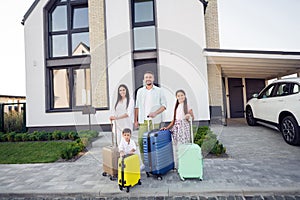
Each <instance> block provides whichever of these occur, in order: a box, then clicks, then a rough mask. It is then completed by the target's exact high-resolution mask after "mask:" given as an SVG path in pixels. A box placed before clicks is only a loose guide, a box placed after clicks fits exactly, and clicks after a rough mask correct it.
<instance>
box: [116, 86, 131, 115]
mask: <svg viewBox="0 0 300 200" xmlns="http://www.w3.org/2000/svg"><path fill="white" fill-rule="evenodd" d="M121 87H123V88H125V90H126V99H127V102H126V109H127V108H128V105H129V90H128V87H127V86H126V85H124V84H121V85H119V87H118V98H117V102H116V104H115V109H116V108H117V105H118V103H119V101H121V100H122V96H121V95H120V92H119V90H120V88H121Z"/></svg>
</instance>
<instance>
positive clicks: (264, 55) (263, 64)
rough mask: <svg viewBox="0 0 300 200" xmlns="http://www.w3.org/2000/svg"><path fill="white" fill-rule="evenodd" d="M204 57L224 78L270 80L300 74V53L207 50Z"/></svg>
mask: <svg viewBox="0 0 300 200" xmlns="http://www.w3.org/2000/svg"><path fill="white" fill-rule="evenodd" d="M204 55H205V56H206V57H207V62H208V64H211V65H217V66H218V67H219V68H220V69H221V73H222V76H223V77H232V78H234V77H245V78H261V79H267V80H268V79H273V78H277V77H281V76H285V75H290V74H294V73H299V72H300V52H288V51H257V50H236V49H208V48H206V49H204Z"/></svg>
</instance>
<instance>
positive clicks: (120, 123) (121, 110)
mask: <svg viewBox="0 0 300 200" xmlns="http://www.w3.org/2000/svg"><path fill="white" fill-rule="evenodd" d="M133 109H134V101H133V99H132V98H130V97H129V90H128V88H127V86H126V85H124V84H121V85H120V86H119V87H118V98H117V101H116V104H115V107H114V110H113V113H112V115H111V116H110V117H109V119H110V120H111V121H112V120H115V123H114V126H117V128H115V127H113V131H115V130H117V133H115V134H116V135H117V143H118V145H119V144H120V141H121V139H122V130H123V129H124V128H130V129H132V128H133V120H132V117H133Z"/></svg>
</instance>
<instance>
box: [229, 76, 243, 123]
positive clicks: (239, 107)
mask: <svg viewBox="0 0 300 200" xmlns="http://www.w3.org/2000/svg"><path fill="white" fill-rule="evenodd" d="M243 87H244V86H243V84H242V79H241V78H228V88H229V105H230V117H231V118H243V117H244V100H243Z"/></svg>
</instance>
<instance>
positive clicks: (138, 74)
mask: <svg viewBox="0 0 300 200" xmlns="http://www.w3.org/2000/svg"><path fill="white" fill-rule="evenodd" d="M147 71H151V72H153V74H154V84H155V85H156V86H159V84H158V73H157V60H156V59H147V60H135V61H134V87H135V88H134V89H135V92H134V98H135V96H136V92H137V90H138V89H139V88H141V87H143V80H144V73H145V72H147Z"/></svg>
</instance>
